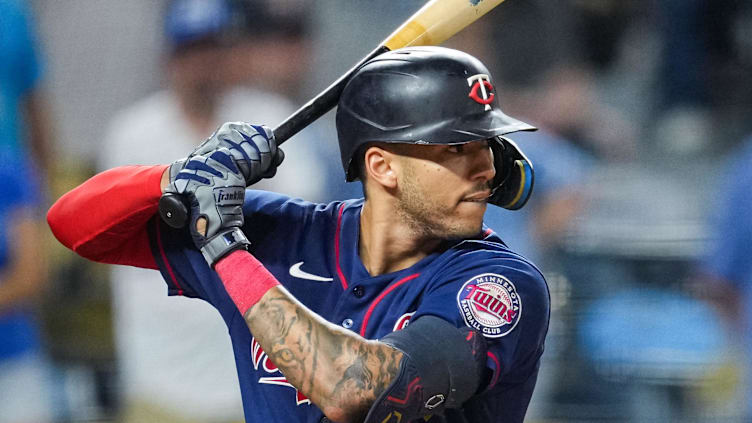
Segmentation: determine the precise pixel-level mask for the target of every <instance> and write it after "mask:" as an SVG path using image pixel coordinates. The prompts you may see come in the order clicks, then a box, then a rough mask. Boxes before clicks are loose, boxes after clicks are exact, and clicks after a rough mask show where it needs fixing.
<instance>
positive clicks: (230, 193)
mask: <svg viewBox="0 0 752 423" xmlns="http://www.w3.org/2000/svg"><path fill="white" fill-rule="evenodd" d="M244 194H245V187H222V188H215V189H214V200H215V201H216V202H217V205H218V206H240V205H242V204H243V199H244V197H245V195H244Z"/></svg>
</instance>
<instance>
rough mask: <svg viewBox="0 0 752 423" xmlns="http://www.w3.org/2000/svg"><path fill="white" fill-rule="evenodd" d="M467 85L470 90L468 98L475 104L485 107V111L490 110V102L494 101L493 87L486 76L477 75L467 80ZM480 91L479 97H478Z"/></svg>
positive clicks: (482, 74)
mask: <svg viewBox="0 0 752 423" xmlns="http://www.w3.org/2000/svg"><path fill="white" fill-rule="evenodd" d="M467 85H468V86H469V87H471V88H470V94H468V97H470V98H472V99H473V100H475V101H476V102H478V103H480V104H483V105H485V106H486V111H488V110H491V106H490V104H491V102H492V101H493V99H494V93H492V92H491V91H493V85H491V82H490V81H489V78H488V75H486V74H484V73H479V74H477V75H473V76H471V77H470V78H467ZM478 91H480V95H478Z"/></svg>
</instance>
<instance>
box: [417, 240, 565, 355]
mask: <svg viewBox="0 0 752 423" xmlns="http://www.w3.org/2000/svg"><path fill="white" fill-rule="evenodd" d="M440 261H441V262H442V263H441V264H440V266H439V268H437V269H435V272H434V273H433V276H432V283H431V285H432V286H431V288H430V289H431V290H437V291H448V292H451V293H453V301H454V302H455V303H456V307H457V311H458V312H459V316H460V317H461V319H462V321H464V323H465V325H467V326H469V327H471V328H473V329H476V330H478V331H479V332H481V333H483V334H484V335H485V336H486V337H487V338H501V337H505V336H507V335H508V334H510V333H513V332H514V331H515V329H518V326H522V327H524V328H525V329H524V332H526V333H527V335H526V336H531V337H533V334H538V335H540V336H535V338H536V342H535V343H537V342H542V339H543V337H544V336H545V332H546V330H547V327H548V319H549V313H550V303H551V300H550V294H549V290H548V285H547V283H546V280H545V278H544V276H543V274H542V273H541V271H540V270H539V269H538V268H537V267H536V266H535V265H534V264H533V263H531V262H530V261H529V260H528V259H526V258H525V257H523V256H521V255H519V254H517V253H515V252H513V251H511V250H509V249H508V248H507V247H506V246H504V244H502V243H501V242H496V241H493V240H467V241H463V242H461V243H459V244H456V245H454V246H453V247H452V248H450V249H449V250H447V251H446V252H445V253H444V254H442V257H441V258H440ZM517 332H520V330H519V329H518V330H517ZM537 338H540V339H537Z"/></svg>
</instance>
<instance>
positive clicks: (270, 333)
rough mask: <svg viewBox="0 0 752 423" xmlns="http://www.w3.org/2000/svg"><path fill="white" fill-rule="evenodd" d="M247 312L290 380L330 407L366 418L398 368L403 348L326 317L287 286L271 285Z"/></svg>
mask: <svg viewBox="0 0 752 423" xmlns="http://www.w3.org/2000/svg"><path fill="white" fill-rule="evenodd" d="M244 317H245V320H246V323H247V324H248V327H249V328H250V329H251V332H253V335H254V336H255V337H256V339H257V340H258V342H259V344H261V347H262V348H263V349H264V351H266V353H267V354H268V355H269V358H270V359H271V361H272V362H273V363H274V364H275V365H276V366H277V367H278V368H279V369H280V370H281V371H282V373H283V374H284V375H285V377H286V378H287V380H288V381H289V382H290V383H291V384H292V385H293V386H295V387H296V388H297V389H298V390H299V391H300V392H301V393H303V394H304V395H306V396H307V397H308V398H310V399H311V401H313V402H314V403H315V404H316V405H318V406H319V408H321V409H322V410H323V411H324V412H325V413H327V409H329V411H331V412H334V413H340V414H341V415H344V416H347V417H348V418H361V420H362V418H364V417H365V414H366V413H367V412H368V409H369V408H370V406H371V404H372V403H373V401H374V400H375V399H376V398H377V397H378V396H379V394H381V393H382V392H383V391H384V390H386V388H387V387H388V386H389V384H390V383H391V382H392V380H393V379H394V378H395V377H396V376H397V374H398V372H399V367H400V362H401V360H402V353H401V352H400V351H398V350H396V349H394V348H392V347H390V346H388V345H386V344H382V343H380V342H377V341H369V340H366V339H363V338H361V337H360V336H358V335H357V334H355V333H353V332H349V331H346V330H344V329H342V328H340V327H339V326H336V325H334V324H332V323H329V322H326V321H325V320H323V319H322V318H321V317H319V316H318V315H316V314H315V313H313V312H312V311H310V310H308V309H307V308H306V307H305V306H304V305H302V304H301V303H299V302H298V301H297V300H295V298H293V297H292V295H290V294H289V293H288V292H287V291H286V290H285V289H284V288H281V287H276V288H272V289H270V290H269V291H268V292H267V293H266V294H265V295H264V297H263V298H262V299H261V301H259V302H258V303H257V304H256V305H254V306H253V307H252V308H251V309H250V310H248V311H247V312H246V315H245V316H244ZM327 414H328V413H327Z"/></svg>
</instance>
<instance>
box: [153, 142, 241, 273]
mask: <svg viewBox="0 0 752 423" xmlns="http://www.w3.org/2000/svg"><path fill="white" fill-rule="evenodd" d="M174 171H176V172H175V173H174ZM170 180H171V183H170V185H169V186H168V187H167V188H166V189H165V192H169V193H174V194H179V195H182V196H183V197H184V198H185V199H187V200H188V204H189V207H190V210H191V213H190V214H191V217H190V224H189V225H188V226H189V228H190V231H191V236H192V238H193V242H194V244H195V245H196V247H197V248H198V249H199V250H201V253H202V254H203V256H204V259H206V262H207V263H209V265H210V266H214V264H215V263H216V262H217V261H218V260H219V259H221V258H222V257H224V256H226V255H227V254H229V253H230V252H232V251H235V250H237V249H241V248H243V249H247V247H248V246H249V245H250V242H248V239H247V238H246V237H245V235H244V234H243V231H241V229H240V227H241V226H243V220H244V219H243V200H244V199H245V178H244V176H243V175H242V173H241V171H240V169H239V167H238V166H237V164H236V162H235V160H234V159H233V156H232V154H231V152H230V150H229V149H227V148H218V149H216V150H214V151H213V152H211V153H210V154H209V155H206V156H204V155H201V154H195V155H192V156H191V157H189V158H188V159H186V160H184V161H183V163H180V161H178V162H176V163H173V165H172V166H170ZM200 218H204V219H206V232H205V233H201V232H199V231H198V229H197V223H198V220H199V219H200Z"/></svg>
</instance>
